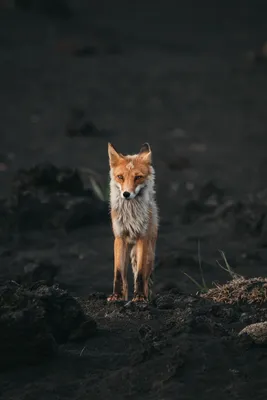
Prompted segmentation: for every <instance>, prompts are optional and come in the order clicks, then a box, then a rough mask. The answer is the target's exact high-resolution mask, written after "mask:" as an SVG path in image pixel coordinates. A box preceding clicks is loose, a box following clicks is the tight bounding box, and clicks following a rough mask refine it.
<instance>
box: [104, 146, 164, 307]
mask: <svg viewBox="0 0 267 400" xmlns="http://www.w3.org/2000/svg"><path fill="white" fill-rule="evenodd" d="M108 155H109V165H110V209H111V221H112V230H113V234H114V280H113V293H112V294H111V295H110V296H109V297H108V301H116V300H128V280H127V270H128V264H129V261H131V264H132V270H133V275H134V296H133V301H149V300H151V299H152V285H153V278H152V274H153V270H154V259H155V247H156V241H157V235H158V208H157V204H156V199H155V189H154V184H155V171H154V168H153V166H152V153H151V149H150V146H149V144H148V143H144V144H143V145H142V147H141V149H140V152H139V153H138V154H134V155H122V154H121V153H118V152H117V151H116V150H115V148H114V147H113V146H112V144H111V143H108Z"/></svg>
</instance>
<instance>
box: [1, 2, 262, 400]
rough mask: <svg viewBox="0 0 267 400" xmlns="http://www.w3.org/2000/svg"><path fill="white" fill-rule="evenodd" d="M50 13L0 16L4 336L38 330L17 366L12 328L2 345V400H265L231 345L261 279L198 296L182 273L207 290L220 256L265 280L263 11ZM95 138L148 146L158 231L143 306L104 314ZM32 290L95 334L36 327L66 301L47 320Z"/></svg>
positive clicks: (103, 206)
mask: <svg viewBox="0 0 267 400" xmlns="http://www.w3.org/2000/svg"><path fill="white" fill-rule="evenodd" d="M2 3H3V4H4V3H6V4H8V3H11V2H8V1H6V2H0V5H2ZM21 3H22V2H20V1H18V2H17V4H21ZM26 3H28V4H29V5H31V4H33V2H30V1H29V2H24V4H26ZM60 3H61V2H59V1H55V2H54V3H53V4H54V5H55V4H57V8H56V9H55V8H53V7H52V5H51V4H52V3H51V2H49V1H48V2H47V3H45V2H42V1H36V2H35V3H34V4H35V7H32V8H34V9H32V8H31V7H30V6H29V7H30V9H28V10H22V9H13V8H12V7H11V8H5V7H4V8H0V61H1V66H0V71H1V75H0V88H1V89H0V104H1V107H0V121H1V122H0V194H1V196H2V199H1V200H0V239H1V242H0V281H1V285H2V286H1V287H2V288H3V289H1V290H2V291H1V292H0V300H1V302H0V306H1V307H2V308H1V313H0V326H1V327H3V326H5V325H1V324H5V321H7V320H8V321H13V322H14V321H16V323H17V321H20V320H21V321H23V323H25V325H23V326H25V329H26V327H27V329H32V328H34V329H36V331H35V332H37V334H36V337H37V336H38V335H39V334H40V332H41V331H42V327H44V331H45V336H44V337H42V340H41V341H39V342H38V346H39V344H40V343H41V344H42V345H41V347H37V348H38V349H40V348H41V349H42V352H41V353H42V357H41V356H40V359H39V358H38V357H36V358H35V360H34V365H33V364H32V362H33V359H30V360H27V363H28V362H30V363H31V365H27V366H26V365H23V366H21V362H22V361H23V359H24V358H23V357H24V356H25V354H26V352H24V353H23V352H22V353H20V352H19V351H18V349H19V347H16V346H21V347H22V346H23V343H25V342H24V341H23V340H24V339H25V337H24V339H23V340H22V341H21V343H20V342H19V339H18V337H19V335H17V336H16V335H15V336H14V337H12V340H13V342H12V345H8V344H7V348H6V349H5V346H4V344H5V343H6V342H7V343H8V338H9V337H10V332H11V331H8V330H7V331H4V330H2V332H4V333H3V334H2V336H1V333H0V339H1V340H2V342H1V345H0V349H1V352H3V353H2V354H3V355H4V356H3V357H2V360H9V357H8V355H7V354H8V353H7V349H9V351H12V352H13V353H12V356H11V355H10V360H12V359H13V356H14V354H16V352H18V354H20V355H21V354H24V356H23V357H22V358H20V361H19V362H17V365H16V368H14V365H12V368H9V369H8V370H7V368H6V369H5V368H1V374H0V397H1V399H20V400H21V399H23V400H35V399H38V400H42V399H45V400H46V399H47V400H56V399H60V400H62V399H79V400H83V399H88V398H92V399H93V398H100V399H102V398H105V399H107V398H114V397H116V398H117V399H125V398H127V399H143V398H144V399H150V398H151V399H152V398H153V399H159V400H163V399H164V400H165V399H175V398H179V399H195V398H196V397H197V398H198V399H201V400H202V399H210V398H214V397H216V398H218V399H229V398H230V399H242V400H246V399H250V398H251V397H252V396H253V398H254V399H257V400H258V399H263V398H264V399H265V398H266V395H267V389H266V366H267V361H266V360H267V358H266V356H267V352H266V348H265V347H264V345H265V343H266V341H265V336H264V335H261V339H259V340H257V339H255V337H254V339H253V338H252V339H249V338H248V336H247V335H245V334H244V335H241V336H239V332H240V331H241V330H242V329H244V328H245V327H246V326H247V325H250V324H254V323H258V322H262V323H263V322H265V321H266V316H267V312H266V309H265V306H266V305H265V295H266V286H265V282H264V281H262V282H261V283H260V286H257V285H258V284H259V283H258V281H257V282H254V281H252V287H251V286H250V282H251V281H249V284H244V285H243V283H242V284H240V281H238V282H239V283H238V282H237V284H236V285H235V284H233V286H231V287H230V288H229V287H228V286H227V287H223V288H219V289H218V288H216V289H214V290H215V292H214V291H211V292H209V293H210V295H208V296H206V297H201V296H199V295H198V296H195V293H196V292H197V291H199V287H198V286H197V285H196V284H195V283H194V282H193V281H192V280H191V279H190V278H189V277H188V275H189V276H190V277H192V278H193V279H196V280H197V282H199V283H200V284H201V286H202V289H205V286H207V287H212V285H213V282H217V283H220V284H223V283H225V282H226V281H227V280H229V279H231V278H232V277H231V276H230V275H229V273H227V271H225V270H223V268H220V266H218V264H217V263H216V260H218V261H219V263H220V264H221V265H222V266H224V265H225V264H224V261H223V259H222V254H221V253H220V252H219V251H218V250H223V251H224V254H225V255H226V257H227V260H228V262H229V264H230V266H231V273H232V274H233V273H234V274H238V275H242V276H246V277H248V278H252V277H259V276H262V277H264V276H266V272H267V191H266V174H267V156H266V146H267V132H266V126H267V113H266V104H267V59H266V57H265V52H264V44H265V42H266V41H267V31H266V10H265V9H264V6H263V2H249V1H246V2H242V7H241V6H240V5H239V2H237V1H231V2H230V1H229V2H228V1H223V2H217V3H216V5H215V2H211V1H203V2H198V1H190V2H186V3H184V2H183V3H181V4H179V2H175V1H169V0H167V1H165V2H157V3H153V4H152V3H151V2H146V1H145V2H144V1H142V2H141V1H140V2H139V1H135V2H132V3H131V4H129V3H128V2H122V1H118V0H117V1H113V2H108V1H104V0H103V1H98V2H92V3H93V4H90V7H89V6H88V4H87V2H85V1H75V2H74V1H73V2H71V1H70V2H69V3H70V5H71V8H70V10H69V11H68V10H67V11H66V9H65V10H63V17H64V18H61V17H60V16H61V15H62V11H60ZM177 3H178V4H177ZM44 4H50V6H45V7H44ZM108 141H111V142H112V143H113V144H114V145H115V146H116V148H118V149H119V151H121V152H125V153H132V152H135V151H138V150H139V148H140V146H141V144H142V143H143V142H145V141H148V142H149V143H150V145H151V147H152V151H153V159H154V165H155V169H156V183H157V199H158V203H159V209H160V218H161V225H160V234H159V239H158V245H157V259H156V274H155V292H156V294H157V296H156V299H155V302H154V303H153V304H151V305H149V306H140V307H134V308H133V306H132V305H131V304H129V305H126V306H125V305H124V304H117V305H113V304H111V305H107V304H106V295H108V294H109V293H110V291H111V288H112V277H113V237H112V232H111V228H110V222H109V215H108V207H107V203H106V201H105V199H106V192H107V177H108V159H107V142H108ZM92 171H93V172H92ZM92 173H93V175H92ZM90 176H91V177H92V176H94V181H95V180H96V181H97V182H100V183H101V185H102V186H101V187H102V192H101V193H102V194H103V196H104V201H102V200H100V199H99V198H98V197H97V194H96V193H95V186H94V185H93V184H92V180H90ZM200 267H201V268H200ZM201 269H202V274H201ZM186 274H187V275H186ZM203 277H204V279H205V282H203ZM10 279H11V280H13V281H15V282H17V284H19V285H22V286H21V288H22V289H21V288H19V289H14V287H15V286H12V285H16V284H15V283H14V282H13V283H9V284H8V285H11V286H12V289H10V290H11V291H13V290H15V294H14V293H13V292H12V293H13V294H12V296H15V298H17V297H16V296H17V294H16V290H19V293H24V294H23V301H22V302H19V303H16V304H15V306H14V305H13V303H12V304H11V305H10V304H9V301H10V300H8V299H9V297H8V296H7V295H6V293H10V292H9V286H8V285H7V283H5V282H6V281H7V280H10ZM129 279H130V281H131V276H130V274H129ZM40 281H41V282H42V284H43V285H44V288H46V289H43V290H44V291H45V293H46V291H48V292H47V293H48V294H47V296H48V298H50V297H49V296H50V295H49V293H50V290H59V289H51V285H52V284H54V283H57V284H58V285H59V287H60V288H61V289H62V290H63V289H66V290H67V293H68V294H62V296H63V299H65V298H68V299H69V300H68V301H71V302H72V303H71V304H73V305H74V306H73V307H74V309H75V310H78V311H77V312H78V314H79V316H81V315H82V314H81V311H80V308H79V306H78V304H79V303H80V305H81V306H82V309H83V310H84V311H85V315H83V316H81V320H79V324H78V322H77V328H78V325H79V326H80V324H81V323H83V322H84V321H85V320H86V321H87V319H88V320H90V321H91V322H92V324H93V320H95V322H96V326H97V327H96V328H95V329H93V331H91V330H90V332H88V331H86V332H84V331H83V330H82V332H83V334H82V335H81V338H80V339H81V340H80V341H78V342H77V341H73V340H69V339H70V338H71V337H73V332H72V330H73V329H74V328H73V326H72V325H73V320H72V319H70V321H69V322H68V323H69V324H70V325H68V328H66V329H67V331H68V334H66V337H65V339H64V340H58V338H57V333H56V331H57V329H56V328H55V326H57V325H54V324H52V323H51V320H50V319H49V318H48V317H46V315H48V316H49V315H50V314H49V313H50V312H51V313H52V315H53V321H54V320H55V318H58V315H61V311H60V310H63V311H64V310H65V311H66V309H65V306H62V303H60V305H59V306H55V309H56V310H57V311H56V313H55V314H54V308H53V307H52V309H51V308H48V309H47V308H46V306H44V305H43V301H44V300H42V299H43V297H42V296H43V294H42V295H40V293H39V292H38V290H39V289H38V288H37V289H36V288H32V287H31V288H30V289H24V287H25V288H28V287H29V285H32V284H33V285H34V283H35V282H40ZM234 282H236V281H234ZM246 282H247V281H246ZM39 284H40V283H39ZM39 284H38V285H39ZM255 285H256V289H255ZM47 287H48V288H47ZM24 290H25V291H26V292H24ZM35 290H37V294H36V292H35ZM216 290H217V291H216ZM42 293H43V292H42ZM53 293H54V292H53ZM60 293H61V292H60ZM62 293H63V292H62ZM64 293H65V292H64ZM246 293H249V295H248V296H247V295H246ZM36 296H37V297H36ZM40 296H41V299H40ZM45 296H46V295H45ZM60 296H61V295H60ZM60 296H59V297H60ZM64 296H65V297H64ZM66 296H67V297H66ZM68 296H69V297H68ZM12 298H13V297H12ZM29 298H30V299H31V300H29V304H31V305H32V307H33V308H32V309H31V312H32V313H31V314H30V315H31V318H28V317H27V315H28V314H27V312H26V314H25V310H27V309H28V308H27V307H29V304H28V303H27V302H28V300H27V302H26V303H25V301H26V300H25V299H29ZM52 298H53V297H52ZM74 298H78V299H77V301H75V299H74ZM36 299H37V300H36ZM60 299H61V297H60ZM229 299H230V300H231V301H229ZM60 301H61V300H60ZM64 301H65V300H64ZM40 302H41V303H40ZM40 304H41V305H40ZM49 304H50V303H49ZM55 304H57V303H56V300H55ZM64 304H65V303H64ZM10 307H11V308H10ZM16 307H17V308H16ZM36 307H37V308H36ZM57 307H59V308H57ZM61 307H63V308H61ZM32 310H33V311H32ZM40 310H41V314H42V315H41V316H40V315H39V311H40ZM51 310H52V311H51ZM63 311H62V315H64V316H65V315H67V314H64V313H65V311H64V312H63ZM13 313H14V316H15V317H14V318H15V319H13ZM46 313H47V314H46ZM58 313H59V314H58ZM55 315H56V316H57V317H55ZM37 316H38V318H39V317H40V318H41V320H39V319H38V318H37ZM89 317H91V319H90V318H89ZM17 318H18V319H17ZM35 318H37V319H35ZM47 318H48V320H49V321H50V322H49V323H48V322H47V321H48V320H47ZM62 318H63V317H62ZM79 318H80V317H79ZM74 320H75V319H74ZM32 321H38V323H37V324H35V323H34V324H32ZM75 321H76V320H75ZM13 322H12V323H13ZM16 323H15V325H14V326H17V325H16ZM43 324H44V325H43ZM93 325H94V324H93ZM93 325H92V326H93ZM8 326H9V327H10V326H12V325H8ZM70 326H71V328H70ZM90 326H91V325H90ZM87 327H88V325H87ZM3 329H4V328H3ZM27 329H26V330H25V332H26V333H25V332H24V331H23V330H22V331H23V334H22V337H23V335H25V334H27V335H29V336H27V337H33V338H34V335H33V331H32V330H30V331H27ZM262 329H264V325H263V327H262ZM7 332H9V334H7ZM18 332H19V331H18ZM27 332H28V333H27ZM76 333H77V332H76ZM76 333H75V334H76ZM5 335H6V336H5ZM30 335H33V336H30ZM51 335H52V336H51ZM11 336H12V335H11ZM252 336H253V335H252ZM38 337H39V336H38ZM14 338H16V340H15V339H14ZM82 339H83V340H82ZM85 339H86V340H85ZM10 340H11V338H10ZM28 342H29V341H28ZM28 342H27V345H29V343H28ZM43 344H44V347H43ZM14 346H15V347H14ZM46 346H47V347H46ZM43 349H47V353H48V354H49V355H50V356H51V357H50V358H48V359H45V358H44V357H43ZM10 354H11V353H10ZM38 354H39V353H38ZM26 358H27V357H26V356H25V363H26ZM14 360H16V357H14ZM38 360H39V362H38ZM2 362H3V361H2ZM14 363H15V364H16V362H15V361H14ZM14 363H13V364H14ZM7 364H8V363H7ZM10 364H12V363H11V361H10ZM7 366H8V365H6V367H7ZM9 367H10V366H9Z"/></svg>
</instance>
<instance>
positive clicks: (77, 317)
mask: <svg viewBox="0 0 267 400" xmlns="http://www.w3.org/2000/svg"><path fill="white" fill-rule="evenodd" d="M95 331H96V323H95V321H94V320H93V319H92V318H90V316H88V315H85V313H84V312H83V309H82V308H81V306H80V304H79V303H78V302H77V301H76V300H75V299H74V298H73V297H72V296H70V295H69V294H68V293H67V291H65V290H62V289H60V288H58V287H57V286H51V287H49V286H46V285H43V284H42V283H38V282H36V283H35V284H33V285H32V287H26V286H22V285H19V284H17V283H16V282H14V281H9V282H7V283H5V284H3V285H1V286H0V353H1V360H0V369H1V370H2V369H6V368H8V367H14V366H18V365H20V364H31V363H40V362H41V361H43V360H44V359H45V358H49V357H51V356H54V355H55V354H56V353H57V350H58V345H59V344H62V343H65V342H67V341H68V340H74V341H75V340H85V339H87V338H88V337H90V335H91V334H93V333H95Z"/></svg>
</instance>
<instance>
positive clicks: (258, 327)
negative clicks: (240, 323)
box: [239, 322, 267, 345]
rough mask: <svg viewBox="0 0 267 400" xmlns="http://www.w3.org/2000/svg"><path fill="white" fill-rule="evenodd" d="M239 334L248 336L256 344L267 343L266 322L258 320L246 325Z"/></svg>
mask: <svg viewBox="0 0 267 400" xmlns="http://www.w3.org/2000/svg"><path fill="white" fill-rule="evenodd" d="M239 336H249V337H250V338H251V339H252V341H253V342H254V343H256V344H261V345H267V322H258V323H256V324H251V325H248V326H246V327H245V328H244V329H242V331H241V332H239Z"/></svg>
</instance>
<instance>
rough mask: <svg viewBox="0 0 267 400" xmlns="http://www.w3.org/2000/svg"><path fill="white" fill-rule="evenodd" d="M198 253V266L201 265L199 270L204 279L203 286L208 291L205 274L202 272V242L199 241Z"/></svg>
mask: <svg viewBox="0 0 267 400" xmlns="http://www.w3.org/2000/svg"><path fill="white" fill-rule="evenodd" d="M197 253H198V264H199V269H200V273H201V279H202V285H203V287H204V288H205V289H207V284H206V281H205V278H204V273H203V270H202V260H201V254H200V241H199V240H198V245H197Z"/></svg>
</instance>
